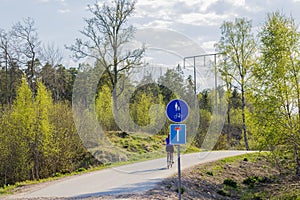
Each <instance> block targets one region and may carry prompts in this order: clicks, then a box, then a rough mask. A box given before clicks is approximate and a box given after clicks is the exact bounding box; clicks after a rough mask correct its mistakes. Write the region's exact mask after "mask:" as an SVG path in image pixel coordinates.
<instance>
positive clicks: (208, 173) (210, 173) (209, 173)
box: [206, 172, 214, 176]
mask: <svg viewBox="0 0 300 200" xmlns="http://www.w3.org/2000/svg"><path fill="white" fill-rule="evenodd" d="M206 174H207V175H210V176H214V174H213V172H206Z"/></svg>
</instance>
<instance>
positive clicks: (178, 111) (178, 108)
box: [166, 99, 189, 123]
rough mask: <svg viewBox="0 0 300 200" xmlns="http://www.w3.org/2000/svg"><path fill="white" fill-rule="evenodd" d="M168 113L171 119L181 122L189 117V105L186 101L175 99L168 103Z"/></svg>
mask: <svg viewBox="0 0 300 200" xmlns="http://www.w3.org/2000/svg"><path fill="white" fill-rule="evenodd" d="M166 114H167V117H168V118H169V120H170V121H172V122H175V123H180V122H183V121H184V120H186V118H187V117H188V115H189V107H188V105H187V103H186V102H185V101H183V100H181V99H174V100H172V101H170V102H169V103H168V105H167V108H166Z"/></svg>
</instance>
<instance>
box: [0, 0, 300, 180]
mask: <svg viewBox="0 0 300 200" xmlns="http://www.w3.org/2000/svg"><path fill="white" fill-rule="evenodd" d="M134 10H135V1H130V0H115V1H114V4H113V5H106V4H104V5H101V6H100V5H99V4H97V3H96V4H95V5H94V6H90V7H89V12H90V14H91V18H89V19H84V22H85V24H86V26H85V27H83V30H82V31H81V33H82V36H83V38H84V39H82V38H77V39H75V42H74V44H67V46H66V49H67V50H69V51H70V52H72V53H73V54H74V55H73V56H74V58H78V59H79V58H88V57H90V58H93V59H95V63H96V64H95V66H94V67H91V66H89V67H87V66H85V65H83V64H79V65H78V67H77V68H74V67H69V66H63V65H62V60H63V57H62V53H61V50H60V49H58V48H56V47H55V45H45V44H44V43H43V41H40V40H39V34H38V32H37V30H36V27H35V20H34V19H32V18H25V19H23V20H21V21H20V22H18V23H16V24H14V25H12V26H11V28H10V29H9V30H4V29H0V65H1V69H0V70H1V71H0V102H1V111H0V118H1V120H0V152H1V154H0V186H4V185H8V184H14V183H16V182H19V181H24V180H38V179H41V178H46V177H50V176H53V175H54V174H55V173H69V172H72V171H76V170H78V169H79V168H88V167H90V166H93V165H101V164H103V163H101V160H97V159H95V158H94V157H93V155H92V153H91V152H89V151H87V149H86V147H85V145H84V144H83V142H82V140H81V139H82V138H80V137H79V135H78V133H77V129H76V126H75V122H74V119H73V110H72V100H74V99H72V98H74V94H73V91H74V83H75V80H76V78H77V77H78V75H79V74H80V73H81V72H84V71H90V70H95V68H97V67H98V66H101V67H102V68H101V69H103V74H102V76H101V77H96V78H98V80H99V82H98V83H97V87H96V95H94V96H92V98H93V99H92V102H94V107H93V108H92V109H94V110H95V113H96V117H97V120H98V122H99V124H100V125H101V127H102V129H103V130H104V132H105V134H110V133H111V132H120V131H123V130H122V129H121V128H120V127H119V126H118V124H117V123H116V121H115V116H114V114H113V110H116V109H118V106H119V105H118V103H117V102H119V101H118V98H120V95H121V94H122V92H123V90H117V89H116V87H117V86H118V84H120V82H121V83H122V81H123V83H122V84H121V86H124V87H125V89H131V88H133V86H134V83H131V82H130V81H128V79H124V77H125V78H126V77H127V76H128V74H129V73H130V72H131V70H132V69H134V68H135V67H136V66H139V65H141V64H142V58H143V55H144V52H145V51H147V49H145V48H144V47H141V48H137V49H134V50H132V51H128V52H122V46H123V45H126V44H127V43H130V41H131V39H132V38H134V27H133V26H132V25H131V24H128V18H130V16H131V15H133V14H134V13H133V11H134ZM299 41H300V33H299V31H298V27H297V25H296V24H295V20H294V19H293V17H291V16H287V15H285V14H284V13H281V12H278V11H275V12H273V13H268V14H266V19H265V22H264V23H263V25H262V26H261V27H260V29H259V30H258V31H257V32H254V30H253V27H252V21H251V20H248V19H246V18H236V19H235V20H233V21H224V22H223V24H222V25H221V27H220V39H219V41H218V42H217V43H216V44H215V49H216V52H218V53H220V54H219V56H218V60H219V62H218V63H217V71H218V73H220V76H221V78H222V80H223V82H224V85H223V86H222V87H218V88H216V90H218V94H219V95H220V98H222V99H225V101H226V102H227V109H226V118H225V119H224V120H225V122H224V126H223V129H222V133H221V136H220V138H219V140H218V143H217V144H216V145H215V147H214V149H246V150H261V151H270V152H271V154H270V155H271V159H272V160H273V161H274V164H275V165H276V167H278V169H281V170H283V169H285V168H289V169H291V170H292V171H293V173H295V174H297V175H300V160H299V147H300V83H299V82H300V54H299V53H300V51H299V50H300V46H299ZM182 70H183V69H182V68H181V67H180V66H170V69H168V70H167V71H166V72H165V73H164V74H163V75H162V76H161V77H160V78H159V79H158V80H152V77H151V76H145V77H142V81H141V82H142V83H143V84H142V85H143V86H142V87H139V88H138V90H136V91H135V92H133V95H132V97H131V98H130V101H129V110H130V111H129V112H130V117H131V119H132V120H133V121H134V122H135V123H136V124H137V125H139V126H141V127H143V126H147V125H149V124H151V123H153V120H154V121H155V120H156V119H153V115H148V114H145V113H149V112H150V111H149V110H150V108H151V106H152V105H162V106H163V107H165V106H166V105H167V103H168V102H169V101H170V100H171V99H174V98H178V97H183V96H185V98H186V96H188V94H189V93H190V92H191V91H189V88H192V85H193V79H192V77H185V76H184V74H183V71H182ZM124 80H127V82H125V83H124ZM149 80H151V81H149ZM175 80H177V82H178V80H180V81H179V82H180V83H182V84H181V85H180V84H179V85H176V87H179V88H180V89H182V88H184V89H183V91H184V93H183V94H176V93H175V92H173V91H176V89H173V90H170V89H168V88H166V87H164V85H165V84H164V82H165V81H169V82H172V81H174V82H175ZM149 82H151V83H149ZM153 82H154V83H153ZM147 83H149V84H147ZM123 89H124V88H123ZM192 92H195V91H192ZM195 95H196V98H197V105H198V107H197V109H196V112H197V113H198V114H199V116H200V118H199V127H198V128H197V132H196V133H195V137H194V140H193V145H194V146H196V147H199V148H201V146H202V142H203V138H204V136H205V134H206V133H207V130H208V127H209V124H210V121H211V119H212V116H213V109H212V106H213V105H212V104H213V102H212V96H213V95H214V91H213V89H211V88H207V89H204V90H202V91H200V92H197V93H196V94H195ZM81 100H82V99H81ZM82 104H83V105H84V107H83V108H84V109H87V110H89V109H91V108H89V107H88V106H89V105H88V104H87V103H86V101H83V102H82ZM150 113H151V112H150ZM167 125H168V124H167V123H166V125H165V126H164V127H163V128H162V129H161V130H158V131H157V134H161V135H166V134H167Z"/></svg>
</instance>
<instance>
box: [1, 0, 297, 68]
mask: <svg viewBox="0 0 300 200" xmlns="http://www.w3.org/2000/svg"><path fill="white" fill-rule="evenodd" d="M109 1H110V0H109ZM102 2H105V1H103V0H100V1H99V3H102ZM0 3H1V12H0V20H1V21H0V22H1V23H0V28H2V29H6V30H8V29H9V28H10V27H11V26H12V24H14V23H16V22H18V21H21V20H22V19H23V18H26V17H31V18H33V19H34V20H35V23H36V27H37V29H38V33H39V36H40V39H41V41H42V42H44V43H55V44H57V46H59V48H61V50H62V51H64V52H66V53H65V54H66V55H67V54H68V53H67V50H65V49H64V45H70V44H72V43H73V42H74V40H75V38H77V37H81V34H80V33H79V30H81V29H82V27H83V26H84V22H83V17H88V16H89V12H88V11H87V9H86V6H87V5H88V4H93V3H95V1H94V0H92V1H90V0H22V1H20V0H0ZM276 10H279V11H281V12H283V13H285V14H286V15H292V16H293V17H294V18H295V21H296V23H297V24H299V23H300V12H299V11H300V0H284V1H283V0H137V4H136V10H135V15H134V16H133V17H132V18H131V21H130V22H131V23H132V24H134V25H135V27H137V28H138V29H141V28H153V29H158V28H159V29H165V28H166V29H169V30H172V31H175V32H179V33H181V34H183V35H185V36H187V37H188V38H190V39H192V40H193V41H194V42H196V43H197V44H198V45H199V46H200V47H201V48H203V49H204V50H205V51H206V52H213V51H214V49H213V44H214V43H215V42H216V41H218V40H219V37H220V30H219V27H220V25H221V24H222V22H223V21H224V20H232V19H234V18H236V17H246V18H248V19H252V20H253V25H254V29H255V30H257V29H259V26H261V25H262V23H263V22H264V20H265V19H266V14H267V13H269V12H272V11H276ZM67 59H68V58H65V62H66V60H67Z"/></svg>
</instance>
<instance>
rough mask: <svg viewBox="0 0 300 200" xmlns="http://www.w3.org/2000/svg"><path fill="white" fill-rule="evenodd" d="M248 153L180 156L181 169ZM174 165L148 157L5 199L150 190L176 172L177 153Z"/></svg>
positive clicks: (207, 153)
mask: <svg viewBox="0 0 300 200" xmlns="http://www.w3.org/2000/svg"><path fill="white" fill-rule="evenodd" d="M245 153H247V152H246V151H215V152H201V153H193V154H186V155H181V169H185V168H188V167H191V166H193V165H196V164H199V163H206V162H210V161H214V160H218V159H222V158H225V157H231V156H236V155H241V154H245ZM174 159H175V163H174V166H173V168H171V169H167V168H166V159H165V158H162V159H156V160H150V161H145V162H140V163H135V164H130V165H124V166H120V167H115V168H110V169H105V170H100V171H95V172H90V173H87V174H82V175H76V176H73V177H68V178H63V179H62V180H59V181H54V182H50V183H48V184H41V186H40V187H34V189H29V190H28V191H26V192H23V193H19V194H16V195H13V196H11V197H8V199H22V198H39V197H78V198H79V197H90V196H101V195H108V194H109V195H117V194H125V193H139V192H144V191H147V190H149V189H152V188H153V187H154V186H155V185H156V184H157V183H159V182H161V181H162V180H163V179H164V178H166V177H169V176H171V175H173V174H175V173H177V162H176V159H177V155H176V156H175V155H174Z"/></svg>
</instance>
